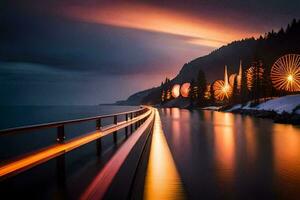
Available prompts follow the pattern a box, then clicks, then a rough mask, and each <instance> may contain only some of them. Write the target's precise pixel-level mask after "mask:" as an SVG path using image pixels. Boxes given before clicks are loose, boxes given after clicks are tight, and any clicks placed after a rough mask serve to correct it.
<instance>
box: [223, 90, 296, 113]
mask: <svg viewBox="0 0 300 200" xmlns="http://www.w3.org/2000/svg"><path fill="white" fill-rule="evenodd" d="M250 104H251V102H248V103H247V104H246V105H245V106H244V107H242V109H245V110H246V109H253V110H266V111H275V112H277V113H278V114H281V113H283V112H288V113H292V112H293V110H294V108H296V107H297V106H299V105H300V94H296V95H289V96H283V97H278V98H275V99H271V100H268V101H266V102H263V103H261V104H259V105H257V106H256V107H250ZM239 108H241V105H240V104H238V105H235V106H233V107H232V108H230V109H229V110H227V111H229V112H230V111H233V110H236V109H239ZM295 113H297V114H300V108H299V109H298V110H297V111H296V112H295Z"/></svg>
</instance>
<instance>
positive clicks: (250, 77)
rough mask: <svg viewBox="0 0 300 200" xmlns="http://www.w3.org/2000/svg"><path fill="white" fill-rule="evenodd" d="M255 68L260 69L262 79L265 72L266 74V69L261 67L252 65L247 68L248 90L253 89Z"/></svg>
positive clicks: (259, 75)
mask: <svg viewBox="0 0 300 200" xmlns="http://www.w3.org/2000/svg"><path fill="white" fill-rule="evenodd" d="M255 69H257V70H258V72H257V73H258V78H259V79H262V78H263V74H264V69H263V68H261V67H253V66H252V67H250V68H248V69H247V71H246V77H247V88H248V90H252V87H253V79H254V75H255V73H256V72H255Z"/></svg>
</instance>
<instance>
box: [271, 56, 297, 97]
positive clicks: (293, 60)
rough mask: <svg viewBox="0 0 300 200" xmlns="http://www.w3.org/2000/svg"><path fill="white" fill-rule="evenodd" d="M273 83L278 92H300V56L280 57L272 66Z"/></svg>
mask: <svg viewBox="0 0 300 200" xmlns="http://www.w3.org/2000/svg"><path fill="white" fill-rule="evenodd" d="M271 81H272V83H273V85H274V87H275V88H276V89H278V90H285V91H289V92H295V91H300V55H299V54H287V55H284V56H282V57H280V58H279V59H278V60H277V61H276V62H275V63H274V64H273V66H272V69H271Z"/></svg>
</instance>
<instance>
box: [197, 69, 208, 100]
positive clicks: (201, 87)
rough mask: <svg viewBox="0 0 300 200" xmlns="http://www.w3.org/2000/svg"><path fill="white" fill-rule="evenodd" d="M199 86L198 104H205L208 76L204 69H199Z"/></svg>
mask: <svg viewBox="0 0 300 200" xmlns="http://www.w3.org/2000/svg"><path fill="white" fill-rule="evenodd" d="M197 87H198V104H199V105H204V104H205V98H204V95H205V91H206V87H207V84H206V78H205V73H204V72H203V71H202V70H199V72H198V76H197Z"/></svg>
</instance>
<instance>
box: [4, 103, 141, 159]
mask: <svg viewBox="0 0 300 200" xmlns="http://www.w3.org/2000/svg"><path fill="white" fill-rule="evenodd" d="M137 108H138V107H133V106H110V105H103V106H6V107H4V106H0V113H1V120H0V129H5V128H12V127H19V126H26V125H33V124H41V123H49V122H56V121H62V120H70V119H79V118H85V117H93V116H98V115H104V114H112V113H117V112H124V111H129V110H134V109H137ZM124 117H125V116H122V117H120V118H119V121H120V120H124ZM109 123H112V119H105V120H103V125H106V124H109ZM93 130H95V121H90V122H84V123H78V124H71V125H67V126H65V131H66V139H67V140H69V139H72V138H74V137H76V136H79V135H82V134H84V133H88V132H91V131H93ZM55 142H56V129H55V128H49V129H43V130H36V131H31V132H26V133H21V134H16V135H8V136H1V137H0V161H4V160H8V159H10V158H13V157H15V156H19V155H22V154H24V153H26V152H31V151H34V150H37V149H40V148H43V147H45V146H49V145H51V144H53V143H55Z"/></svg>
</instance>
